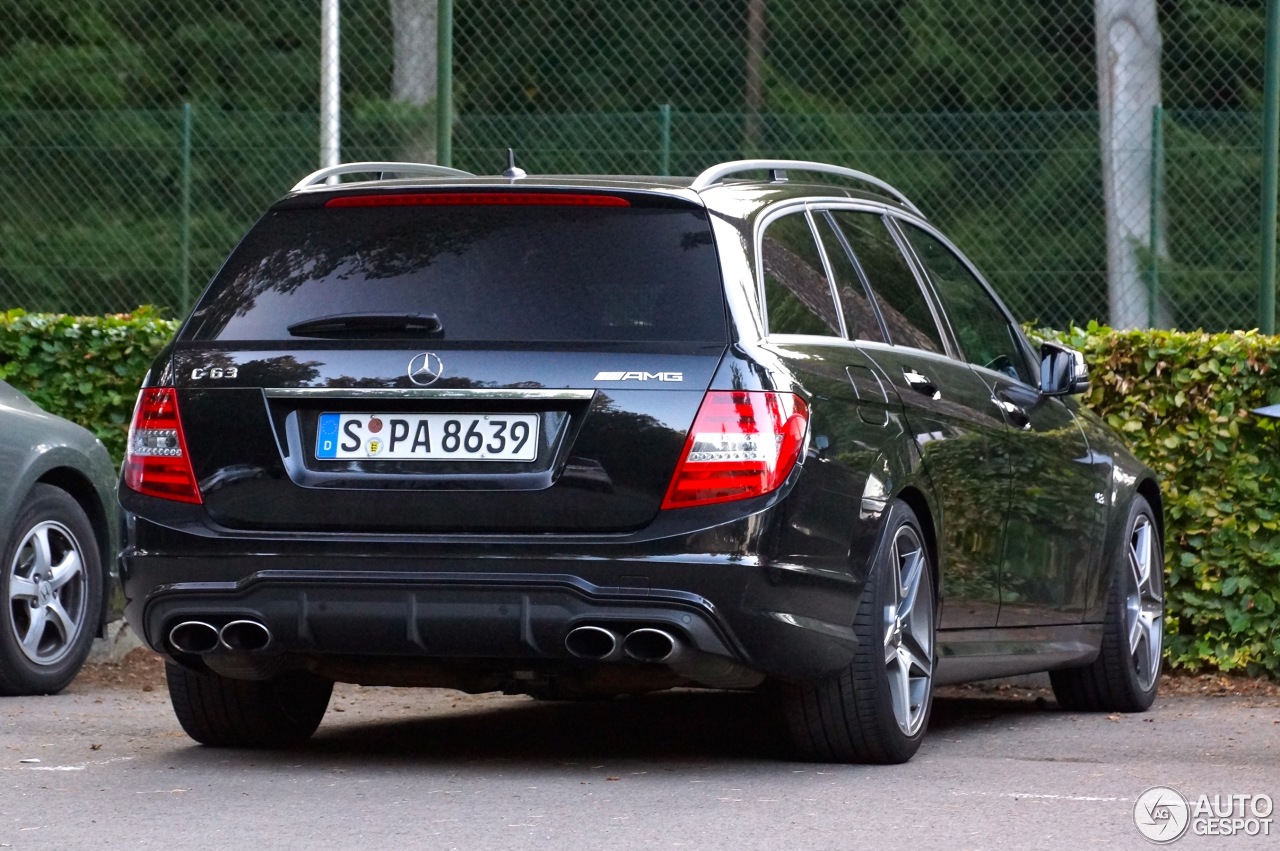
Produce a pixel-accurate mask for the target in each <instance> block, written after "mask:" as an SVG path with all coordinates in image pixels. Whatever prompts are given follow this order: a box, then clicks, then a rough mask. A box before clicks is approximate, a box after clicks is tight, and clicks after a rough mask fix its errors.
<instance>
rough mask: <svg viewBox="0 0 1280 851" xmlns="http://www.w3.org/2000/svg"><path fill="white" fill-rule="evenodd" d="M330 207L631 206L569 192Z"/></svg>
mask: <svg viewBox="0 0 1280 851" xmlns="http://www.w3.org/2000/svg"><path fill="white" fill-rule="evenodd" d="M324 205H325V206H326V207H630V206H631V203H630V202H629V201H627V199H626V198H619V197H617V196H616V195H574V194H570V193H566V192H401V193H394V194H393V193H388V194H385V195H340V196H338V197H337V198H330V199H329V200H328V201H325V202H324Z"/></svg>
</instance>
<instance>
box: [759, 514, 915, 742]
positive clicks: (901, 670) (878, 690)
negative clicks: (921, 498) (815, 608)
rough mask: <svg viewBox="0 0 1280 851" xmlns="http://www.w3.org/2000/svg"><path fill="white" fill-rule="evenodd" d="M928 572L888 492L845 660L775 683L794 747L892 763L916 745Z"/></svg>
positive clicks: (911, 526) (909, 518)
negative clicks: (815, 675)
mask: <svg viewBox="0 0 1280 851" xmlns="http://www.w3.org/2000/svg"><path fill="white" fill-rule="evenodd" d="M935 620H936V619H935V600H934V593H933V572H932V568H931V566H930V561H929V551H928V548H927V547H926V546H925V538H924V534H923V532H922V531H921V528H920V523H919V521H918V520H917V519H916V515H915V513H914V512H913V511H912V510H911V508H910V507H909V506H907V504H906V503H904V502H901V501H898V500H895V501H894V502H893V503H891V504H890V506H889V511H888V516H887V518H886V526H885V533H884V538H883V539H882V541H881V544H880V548H879V551H878V552H877V554H876V557H875V559H874V561H873V563H872V566H871V570H870V573H869V575H868V576H867V584H866V589H865V591H864V592H863V596H862V602H861V604H860V605H859V607H858V612H857V616H856V618H855V620H854V624H853V628H854V632H855V633H856V634H857V638H858V650H857V653H856V655H855V657H854V660H853V663H852V664H850V666H849V667H848V668H846V669H845V670H843V671H840V672H838V673H837V674H835V675H834V676H832V677H830V678H828V679H825V680H820V681H818V682H811V683H800V684H796V685H787V686H784V688H783V695H782V697H783V711H784V713H785V715H786V719H787V724H788V726H789V728H790V732H791V738H792V740H793V742H794V743H795V746H796V750H797V751H798V752H799V754H800V755H801V756H802V757H804V758H806V759H813V760H822V761H826V762H862V763H880V764H889V763H899V762H906V761H907V760H909V759H910V758H911V757H912V756H913V755H914V754H915V752H916V751H917V750H918V749H919V748H920V742H921V740H923V738H924V733H925V728H926V727H927V726H928V720H929V710H930V708H931V704H932V698H933V670H934V630H935Z"/></svg>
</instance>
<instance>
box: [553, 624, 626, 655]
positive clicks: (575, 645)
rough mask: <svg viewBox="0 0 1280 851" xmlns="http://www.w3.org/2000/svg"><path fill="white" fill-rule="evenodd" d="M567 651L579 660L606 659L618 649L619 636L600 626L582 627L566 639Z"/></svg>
mask: <svg viewBox="0 0 1280 851" xmlns="http://www.w3.org/2000/svg"><path fill="white" fill-rule="evenodd" d="M564 646H565V649H566V650H568V651H569V652H570V653H572V654H573V655H574V656H577V657H578V658H579V659H605V658H608V657H609V656H612V655H613V654H614V652H615V651H617V649H618V636H616V635H614V634H613V633H612V632H610V631H609V630H607V629H605V628H603V627H599V626H580V627H577V628H575V629H571V630H569V634H568V635H566V636H565V637H564Z"/></svg>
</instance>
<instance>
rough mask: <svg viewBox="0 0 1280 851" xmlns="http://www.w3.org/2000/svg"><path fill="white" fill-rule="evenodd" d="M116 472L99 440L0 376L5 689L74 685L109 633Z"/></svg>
mask: <svg viewBox="0 0 1280 851" xmlns="http://www.w3.org/2000/svg"><path fill="white" fill-rule="evenodd" d="M115 478H116V474H115V470H114V469H113V467H112V464H111V458H110V456H109V455H108V454H107V450H106V448H105V447H104V446H103V445H102V443H101V441H99V440H98V439H97V438H96V437H94V436H93V435H92V434H90V433H89V432H88V431H87V430H85V429H83V428H81V427H80V426H78V425H76V424H75V423H72V422H69V421H67V420H65V419H63V418H61V417H57V416H54V415H53V414H50V413H48V412H46V411H44V410H42V409H41V408H40V407H39V406H38V405H36V404H35V403H34V402H32V401H31V400H30V399H28V398H27V397H26V396H24V395H23V394H22V393H20V392H19V391H17V390H15V389H14V388H12V387H10V386H9V385H8V384H6V383H4V382H3V381H0V542H3V547H4V549H3V552H0V600H2V601H3V603H4V606H3V609H0V695H15V694H52V693H54V692H57V691H61V690H62V689H64V688H66V686H67V685H68V684H69V683H70V682H71V680H72V679H73V678H74V677H75V675H76V674H77V673H78V672H79V670H80V666H81V665H83V664H84V660H85V657H86V656H88V654H89V648H90V645H91V644H92V643H93V639H94V636H95V635H98V634H100V633H101V630H102V626H103V623H104V622H105V617H106V613H107V610H108V606H109V605H110V599H109V598H110V594H109V593H108V589H111V588H113V587H114V586H113V576H114V572H115V571H114V559H113V558H112V555H113V554H114V553H115V552H116V551H117V550H118V549H119V544H118V541H119V537H120V535H119V522H118V520H117V507H116V500H115Z"/></svg>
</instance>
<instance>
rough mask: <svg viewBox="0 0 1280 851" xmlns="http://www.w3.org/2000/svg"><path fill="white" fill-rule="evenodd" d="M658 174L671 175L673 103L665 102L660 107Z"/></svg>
mask: <svg viewBox="0 0 1280 851" xmlns="http://www.w3.org/2000/svg"><path fill="white" fill-rule="evenodd" d="M658 132H659V139H660V141H659V145H658V174H660V175H662V176H663V177H670V176H671V104H669V103H664V104H663V105H662V106H661V108H659V109H658Z"/></svg>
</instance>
